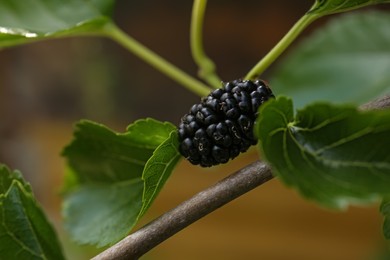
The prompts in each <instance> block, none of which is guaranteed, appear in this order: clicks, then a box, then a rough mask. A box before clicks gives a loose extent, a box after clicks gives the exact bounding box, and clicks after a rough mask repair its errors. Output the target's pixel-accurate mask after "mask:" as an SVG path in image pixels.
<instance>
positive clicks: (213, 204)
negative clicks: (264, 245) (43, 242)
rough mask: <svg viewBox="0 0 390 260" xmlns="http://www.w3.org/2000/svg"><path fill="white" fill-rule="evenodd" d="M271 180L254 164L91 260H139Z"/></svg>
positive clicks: (264, 168) (268, 172) (267, 169)
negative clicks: (209, 215) (195, 223)
mask: <svg viewBox="0 0 390 260" xmlns="http://www.w3.org/2000/svg"><path fill="white" fill-rule="evenodd" d="M272 178H273V176H272V174H271V169H270V167H269V166H267V165H266V164H264V163H262V162H259V161H257V162H254V163H252V164H250V165H248V166H246V167H244V168H242V169H241V170H239V171H237V172H235V173H233V174H232V175H229V176H228V177H226V178H225V179H223V180H221V181H219V182H218V183H216V184H215V185H213V186H211V187H209V188H207V189H206V190H203V191H201V192H199V193H198V194H196V195H195V196H193V197H192V198H190V199H189V200H187V201H185V202H183V203H181V204H180V205H179V206H177V207H176V208H174V209H172V210H170V211H168V212H166V213H165V214H163V215H162V216H160V217H159V218H157V219H155V220H153V221H152V222H151V223H149V224H147V225H146V226H144V227H142V228H141V229H139V230H138V231H136V232H134V233H133V234H130V235H129V236H127V237H126V238H124V239H123V240H122V241H120V242H118V243H117V244H115V245H113V246H112V247H110V248H108V249H107V250H106V251H104V252H102V253H100V254H99V255H97V256H96V257H94V258H93V260H98V259H99V260H103V259H104V260H108V259H138V258H139V257H141V256H142V255H143V254H145V253H146V252H148V251H149V250H150V249H152V248H153V247H155V246H157V245H158V244H160V243H161V242H163V241H165V240H166V239H168V238H169V237H171V236H172V235H174V234H176V233H177V232H179V231H180V230H182V229H184V228H185V227H187V226H188V225H190V224H192V223H194V222H195V221H197V220H198V219H200V218H202V217H204V216H206V215H207V214H209V213H211V212H212V211H214V210H216V209H218V208H220V207H221V206H223V205H225V204H227V203H228V202H230V201H232V200H234V199H235V198H237V197H239V196H241V195H243V194H245V193H246V192H248V191H250V190H252V189H254V188H256V187H257V186H259V185H261V184H263V183H265V182H267V181H268V180H270V179H272Z"/></svg>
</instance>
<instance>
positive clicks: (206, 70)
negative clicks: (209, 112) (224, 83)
mask: <svg viewBox="0 0 390 260" xmlns="http://www.w3.org/2000/svg"><path fill="white" fill-rule="evenodd" d="M206 5H207V0H194V4H193V7H192V18H191V33H190V43H191V52H192V57H193V59H194V61H195V63H196V64H197V65H198V67H199V72H198V75H199V77H200V78H202V79H204V80H205V81H206V82H207V83H209V84H210V85H211V86H213V87H215V88H220V87H221V79H220V78H219V77H218V75H217V74H216V72H215V65H214V63H213V61H212V60H211V59H210V58H209V57H207V55H206V53H205V52H204V50H203V40H202V33H203V32H202V28H203V20H204V13H205V10H206Z"/></svg>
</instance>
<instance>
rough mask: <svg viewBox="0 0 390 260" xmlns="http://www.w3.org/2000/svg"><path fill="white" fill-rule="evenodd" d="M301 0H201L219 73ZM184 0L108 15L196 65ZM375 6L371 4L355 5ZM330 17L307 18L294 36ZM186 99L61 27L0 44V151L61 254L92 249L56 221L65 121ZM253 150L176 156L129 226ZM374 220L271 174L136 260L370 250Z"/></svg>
mask: <svg viewBox="0 0 390 260" xmlns="http://www.w3.org/2000/svg"><path fill="white" fill-rule="evenodd" d="M311 4H312V1H308V0H306V1H303V0H301V1H289V0H278V1H254V0H244V1H232V0H213V1H209V4H208V8H207V12H206V17H205V23H204V24H205V28H204V44H205V49H206V52H207V53H208V55H209V56H210V57H211V58H212V59H213V60H214V61H215V63H216V65H217V70H218V73H219V75H220V77H221V78H222V79H223V80H225V81H228V80H232V79H236V78H240V77H243V76H244V75H245V74H246V73H247V72H248V71H249V69H251V68H252V67H253V66H254V64H256V63H257V61H258V60H259V59H260V58H261V57H262V56H263V55H265V54H266V53H267V51H268V50H269V49H270V48H271V47H272V46H273V45H274V44H275V43H276V42H277V41H278V40H279V39H280V38H281V37H282V36H283V35H284V34H285V33H286V32H287V30H288V29H289V28H290V27H291V26H292V25H293V23H294V22H295V21H296V20H297V19H298V18H299V17H300V16H301V15H303V14H304V12H305V11H306V10H308V8H309V7H310V5H311ZM191 7H192V1H180V0H170V1H156V0H147V1H141V0H133V1H124V0H121V1H120V0H118V1H117V2H116V6H115V9H114V20H115V21H116V23H117V24H118V25H119V26H120V27H121V28H122V29H123V30H124V31H126V32H128V33H129V34H130V35H131V36H132V37H134V38H136V39H137V40H139V41H140V42H141V43H143V44H145V45H146V46H147V47H149V48H151V49H152V50H154V51H155V52H157V53H159V54H160V55H161V56H163V57H165V58H166V59H167V60H169V61H171V62H172V63H174V64H175V65H177V66H178V67H180V68H182V69H183V70H185V71H186V72H188V73H189V74H191V75H193V76H196V71H197V68H196V66H195V64H194V62H193V60H192V58H191V54H190V48H189V26H190V15H191ZM378 8H382V9H383V7H371V8H365V9H364V10H363V11H366V10H369V9H378ZM334 16H335V15H334ZM334 16H331V17H329V18H324V19H322V20H321V21H317V22H315V23H314V24H313V25H312V26H310V28H308V29H307V30H306V31H305V34H304V35H302V36H301V37H300V38H299V40H301V39H303V38H304V37H305V36H307V35H308V34H310V32H312V31H313V30H315V29H317V28H318V27H320V26H321V25H322V24H323V23H325V22H326V21H327V20H328V19H332V18H333V17H334ZM299 40H298V41H297V42H299ZM293 47H294V46H292V47H291V49H293ZM291 49H289V50H288V51H290V50H291ZM288 51H287V53H286V55H288ZM272 68H274V67H271V69H270V70H269V71H267V72H266V73H265V74H264V78H265V79H267V75H269V74H268V73H272ZM271 86H272V82H271ZM276 94H277V93H276ZM198 101H199V97H197V96H196V95H194V94H193V93H190V92H189V91H187V90H186V89H184V88H183V87H181V86H179V85H178V84H177V83H176V82H174V81H172V80H171V79H169V78H167V77H166V76H164V75H163V74H161V73H160V72H158V71H156V70H155V69H153V68H152V67H150V66H149V65H148V64H146V63H144V62H143V61H141V60H139V59H138V58H136V57H135V56H134V55H132V54H131V53H129V52H127V51H126V50H124V49H123V48H122V47H121V46H119V45H118V44H117V43H115V42H112V41H110V40H107V39H103V38H92V37H91V38H81V37H79V38H68V39H61V40H50V41H46V42H38V43H34V44H29V45H25V46H18V47H14V48H9V49H5V50H2V51H0V118H1V120H0V162H2V163H5V164H7V165H8V166H10V167H11V168H14V169H19V170H21V171H22V172H23V174H24V176H25V177H26V179H28V180H29V181H30V183H31V184H32V186H33V190H34V192H35V194H36V196H37V198H38V200H39V201H40V202H41V204H42V205H43V207H44V210H45V211H46V212H47V214H48V216H49V218H50V220H51V221H52V222H53V223H54V224H55V226H56V228H57V230H58V231H59V232H60V236H61V241H62V242H63V243H64V247H65V251H66V254H67V256H68V258H69V259H87V258H89V257H90V256H93V255H94V254H96V253H97V252H98V251H96V250H94V249H92V248H90V247H79V246H77V245H75V244H73V243H72V242H71V241H70V240H69V237H68V236H67V234H66V232H65V231H64V230H63V229H62V226H61V216H60V210H61V198H60V195H59V191H60V188H61V184H62V178H63V173H64V170H63V169H64V160H63V158H61V156H60V153H61V149H62V148H63V146H64V145H66V144H68V143H69V141H70V140H71V138H72V130H73V124H74V123H75V122H76V121H78V120H79V119H83V118H87V119H91V120H94V121H97V122H100V123H103V124H105V125H107V126H109V127H111V128H113V129H115V130H117V131H124V130H125V128H126V126H127V125H128V124H129V123H131V122H133V121H135V120H136V119H139V118H145V117H153V118H156V119H158V120H162V121H171V122H173V123H174V124H178V123H179V120H180V118H181V116H182V115H183V114H185V113H186V112H187V111H188V109H189V107H190V106H191V105H192V104H193V103H196V102H198ZM257 156H258V155H257V152H256V150H255V149H252V150H251V151H249V152H248V153H246V154H245V155H243V156H240V157H239V158H238V159H236V160H234V161H233V162H231V163H229V164H228V165H225V166H220V167H215V168H212V169H206V170H205V169H200V168H199V167H195V166H191V165H190V164H188V163H187V162H185V161H182V162H181V163H180V165H179V166H178V168H177V170H175V172H174V174H173V175H172V177H171V179H170V180H169V181H168V183H167V185H166V187H165V188H164V189H163V191H162V193H161V195H160V196H159V197H158V199H157V200H156V202H155V203H154V205H153V206H152V208H151V211H150V212H149V213H148V214H147V215H146V217H145V219H143V220H142V221H141V223H140V224H139V225H138V226H137V227H140V226H142V225H143V224H145V223H146V222H148V221H150V220H152V219H153V218H155V217H157V216H159V215H160V214H162V213H163V212H165V211H167V210H169V209H171V208H173V207H175V206H176V205H178V204H179V203H180V202H182V201H183V200H185V199H187V198H189V197H191V196H192V195H194V194H195V193H197V192H199V191H201V190H202V189H204V188H206V187H207V186H210V185H212V184H214V183H215V182H216V181H217V180H219V179H221V178H223V177H224V176H226V175H228V174H229V173H232V172H233V171H235V170H237V169H239V168H241V167H243V166H244V165H246V164H248V163H250V162H252V161H254V160H256V159H257V158H258V157H257ZM381 225H382V217H381V215H380V214H379V212H378V205H377V206H374V207H369V208H350V209H349V210H347V211H346V212H341V213H340V212H334V211H329V210H326V209H323V208H320V207H319V206H317V205H316V204H314V203H312V202H310V201H306V200H304V199H302V198H301V197H300V196H299V195H298V194H297V193H296V192H295V191H293V190H291V189H289V188H286V187H284V186H283V185H282V184H281V183H280V182H279V181H278V180H277V179H274V180H272V181H270V182H269V183H266V184H265V185H262V186H261V187H259V188H257V189H255V190H253V191H251V192H250V193H248V194H246V195H244V196H242V197H241V198H239V199H237V200H235V201H233V202H232V203H230V204H229V205H226V206H224V207H223V208H221V209H219V210H218V211H216V212H214V213H212V214H210V215H209V216H207V217H205V218H204V219H202V220H200V221H198V222H196V223H195V224H193V225H191V226H190V227H188V228H187V229H185V230H183V231H182V232H180V233H178V234H177V235H176V236H174V237H172V238H170V239H169V240H167V241H166V242H164V243H163V244H161V245H160V246H158V247H157V248H155V249H153V250H152V251H151V252H150V253H148V254H147V255H145V256H144V257H143V259H145V260H147V259H188V260H191V259H194V260H195V259H237V258H242V259H270V260H277V259H278V260H279V259H318V260H319V259H324V260H325V259H326V260H327V259H340V260H348V259H351V260H355V259H374V257H375V256H376V255H378V253H380V252H381V250H382V249H383V247H384V243H385V242H384V240H383V238H382V234H381Z"/></svg>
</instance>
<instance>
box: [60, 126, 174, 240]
mask: <svg viewBox="0 0 390 260" xmlns="http://www.w3.org/2000/svg"><path fill="white" fill-rule="evenodd" d="M74 136H75V139H74V140H73V141H72V142H71V144H70V145H69V146H67V147H66V148H65V149H64V152H63V154H64V156H65V157H66V158H67V161H68V169H67V175H66V182H67V184H66V187H65V201H64V207H63V216H64V220H65V226H66V228H67V229H68V231H69V232H70V234H71V235H72V238H73V239H74V240H76V241H77V242H79V243H81V244H95V245H97V246H105V245H108V244H113V243H115V242H117V241H118V240H120V239H122V238H123V237H124V236H126V235H127V234H128V232H129V231H130V230H131V229H132V228H133V227H134V225H135V224H136V223H137V221H138V219H139V218H140V217H141V215H143V214H144V213H145V211H146V210H147V208H149V206H150V204H151V203H152V201H153V200H154V199H155V197H156V195H157V194H158V192H159V191H160V190H161V188H162V186H163V185H164V183H165V181H166V180H167V178H168V177H169V176H170V174H171V172H172V170H173V167H174V166H175V165H176V163H177V161H178V152H177V147H178V140H177V134H176V128H175V126H173V125H172V124H170V123H167V122H166V123H162V122H159V121H157V120H154V119H150V118H149V119H142V120H138V121H136V122H134V123H133V124H131V125H130V126H129V127H128V128H127V131H126V132H125V133H115V132H114V131H112V130H110V129H108V128H107V127H105V126H103V125H100V124H96V123H93V122H90V121H81V122H80V123H78V124H77V126H76V130H75V133H74ZM143 176H147V177H146V178H145V179H144V177H143ZM144 180H145V181H144ZM144 194H147V196H146V197H145V196H144ZM141 212H142V213H141Z"/></svg>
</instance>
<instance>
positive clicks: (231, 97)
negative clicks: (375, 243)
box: [178, 80, 274, 167]
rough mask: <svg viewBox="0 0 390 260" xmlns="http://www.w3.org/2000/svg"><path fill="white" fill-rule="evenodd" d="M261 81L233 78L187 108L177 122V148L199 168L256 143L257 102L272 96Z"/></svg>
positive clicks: (226, 159)
mask: <svg viewBox="0 0 390 260" xmlns="http://www.w3.org/2000/svg"><path fill="white" fill-rule="evenodd" d="M273 97H274V95H273V94H272V91H271V89H270V88H269V87H268V85H267V84H266V83H265V82H264V81H262V80H256V81H250V80H234V81H231V82H227V83H223V86H222V88H219V89H216V90H214V91H212V92H211V93H210V94H209V95H208V96H207V97H204V98H202V100H201V103H200V104H195V105H193V106H192V107H191V110H190V112H189V113H188V114H186V115H185V116H183V118H182V120H181V123H180V125H179V129H178V132H179V142H180V146H179V151H180V153H181V154H182V155H183V156H184V157H185V158H187V159H188V160H189V161H190V162H191V163H192V164H195V165H198V164H199V165H200V166H202V167H210V166H213V165H217V164H221V163H226V162H228V161H229V160H230V159H233V158H235V157H236V156H237V155H239V154H240V153H242V152H245V151H246V150H248V148H249V147H250V146H251V145H255V144H256V143H257V139H256V138H255V136H254V133H253V125H254V123H255V120H256V117H257V113H258V112H257V111H258V108H259V106H260V105H261V104H263V103H264V102H265V101H266V100H268V99H269V98H273Z"/></svg>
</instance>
